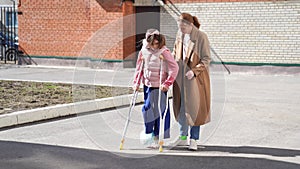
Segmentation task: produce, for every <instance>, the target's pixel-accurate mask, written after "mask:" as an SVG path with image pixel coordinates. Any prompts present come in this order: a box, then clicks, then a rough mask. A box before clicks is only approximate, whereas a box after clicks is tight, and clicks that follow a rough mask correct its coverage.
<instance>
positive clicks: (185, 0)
mask: <svg viewBox="0 0 300 169" xmlns="http://www.w3.org/2000/svg"><path fill="white" fill-rule="evenodd" d="M171 1H172V2H173V3H196V2H259V1H261V2H263V1H285V0H171Z"/></svg>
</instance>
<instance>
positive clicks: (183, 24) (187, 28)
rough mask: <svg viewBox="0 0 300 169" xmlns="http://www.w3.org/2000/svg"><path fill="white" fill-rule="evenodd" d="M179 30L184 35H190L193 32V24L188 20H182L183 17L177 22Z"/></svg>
mask: <svg viewBox="0 0 300 169" xmlns="http://www.w3.org/2000/svg"><path fill="white" fill-rule="evenodd" d="M177 24H178V28H179V29H180V30H181V32H182V33H183V34H190V33H191V31H192V23H190V22H189V21H187V20H184V19H182V18H181V17H180V18H179V19H178V20H177Z"/></svg>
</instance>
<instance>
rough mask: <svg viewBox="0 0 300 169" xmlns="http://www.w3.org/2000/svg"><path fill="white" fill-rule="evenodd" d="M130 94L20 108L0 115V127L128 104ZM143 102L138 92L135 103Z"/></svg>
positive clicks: (141, 95) (141, 94)
mask: <svg viewBox="0 0 300 169" xmlns="http://www.w3.org/2000/svg"><path fill="white" fill-rule="evenodd" d="M131 98H132V94H129V95H122V96H116V97H109V98H102V99H95V100H88V101H82V102H76V103H69V104H59V105H55V106H49V107H43V108H37V109H31V110H22V111H18V112H13V113H9V114H2V115H0V128H4V127H12V126H16V125H21V124H26V123H32V122H37V121H42V120H48V119H52V118H57V117H64V116H69V115H75V114H82V113H87V112H91V111H96V110H104V109H109V108H115V107H120V106H125V105H128V106H129V104H130V101H131ZM142 102H144V97H143V93H139V94H138V97H137V99H136V103H142Z"/></svg>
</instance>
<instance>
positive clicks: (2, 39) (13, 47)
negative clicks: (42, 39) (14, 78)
mask: <svg viewBox="0 0 300 169" xmlns="http://www.w3.org/2000/svg"><path fill="white" fill-rule="evenodd" d="M0 48H1V51H0V54H1V55H0V59H1V60H3V59H4V56H5V58H6V60H8V61H13V60H15V59H17V57H18V48H19V42H18V36H17V35H16V34H15V33H11V32H0Z"/></svg>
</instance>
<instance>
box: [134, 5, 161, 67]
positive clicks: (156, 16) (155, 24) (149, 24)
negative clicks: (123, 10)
mask: <svg viewBox="0 0 300 169" xmlns="http://www.w3.org/2000/svg"><path fill="white" fill-rule="evenodd" d="M150 28H154V29H158V30H159V29H160V7H159V6H136V59H137V55H138V53H139V51H140V50H141V48H142V45H141V44H142V40H143V39H144V38H145V33H146V31H147V29H150ZM136 59H135V62H136ZM134 65H135V64H134Z"/></svg>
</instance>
